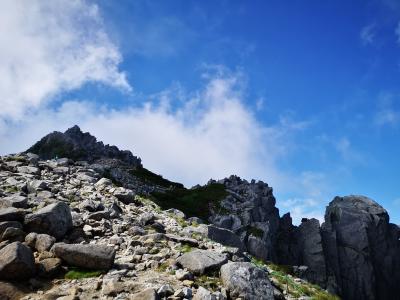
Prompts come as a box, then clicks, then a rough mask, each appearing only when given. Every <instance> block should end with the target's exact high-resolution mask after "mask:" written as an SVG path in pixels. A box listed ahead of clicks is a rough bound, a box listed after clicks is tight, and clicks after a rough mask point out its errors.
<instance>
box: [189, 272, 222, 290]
mask: <svg viewBox="0 0 400 300" xmlns="http://www.w3.org/2000/svg"><path fill="white" fill-rule="evenodd" d="M194 282H195V284H196V285H197V286H198V287H199V286H202V287H204V288H206V289H208V290H212V291H216V290H218V289H219V287H221V286H222V283H221V280H220V279H219V274H218V272H214V273H211V274H208V275H202V276H199V277H196V278H195V280H194Z"/></svg>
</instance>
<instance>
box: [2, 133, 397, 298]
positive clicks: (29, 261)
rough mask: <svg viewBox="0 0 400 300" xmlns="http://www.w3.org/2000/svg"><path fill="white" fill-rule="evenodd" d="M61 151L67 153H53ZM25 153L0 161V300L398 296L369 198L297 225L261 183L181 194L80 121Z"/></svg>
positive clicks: (393, 240) (390, 232)
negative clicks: (79, 124)
mask: <svg viewBox="0 0 400 300" xmlns="http://www.w3.org/2000/svg"><path fill="white" fill-rule="evenodd" d="M54 137H55V138H54ZM54 139H56V140H57V143H55V144H54V143H53V142H52V141H53V140H54ZM60 144H61V145H64V146H65V145H68V146H66V149H73V151H72V152H71V153H73V155H69V153H70V152H66V153H64V154H65V155H66V156H67V158H58V157H61V154H59V155H60V156H59V155H58V154H57V153H62V152H58V151H60V148H57V147H55V146H54V145H56V146H58V145H60ZM44 145H45V146H44ZM49 145H50V146H49ZM61 148H63V147H61ZM110 149H111V150H110ZM31 150H34V151H36V152H37V153H38V154H39V155H40V156H39V155H36V154H33V153H31V152H25V153H21V154H17V155H8V156H4V157H1V158H0V280H3V281H2V282H0V295H1V296H2V297H3V298H4V299H14V298H15V299H20V298H21V299H93V298H101V299H299V298H301V299H336V298H335V297H334V296H332V295H330V294H329V293H328V292H326V291H324V290H323V288H327V289H328V290H329V291H330V292H331V293H334V294H338V295H340V296H341V297H342V298H343V299H397V297H398V295H399V287H397V285H398V284H396V283H397V282H400V281H399V269H400V268H399V267H400V263H399V257H400V256H399V254H400V246H399V237H400V234H399V227H398V226H396V225H394V224H390V223H389V217H388V215H387V212H386V211H385V210H384V209H383V208H382V207H381V206H379V205H378V204H377V203H376V202H374V201H372V200H370V199H368V198H365V197H361V196H349V197H343V198H340V197H337V198H335V199H334V200H333V201H332V202H331V203H330V204H329V206H328V207H327V211H326V215H325V222H324V223H323V224H322V226H320V224H319V221H318V220H316V219H303V221H302V224H301V225H300V226H294V225H292V222H291V218H290V215H289V214H286V215H284V216H282V217H280V216H279V210H278V209H277V208H276V207H275V198H274V196H273V193H272V188H271V187H269V186H268V185H267V184H266V183H263V182H256V181H251V182H247V181H246V180H243V179H240V178H239V177H237V176H231V177H229V178H225V179H223V180H219V181H213V180H211V181H210V182H209V183H208V184H207V185H206V186H203V187H201V186H196V187H193V188H192V189H185V188H184V187H183V186H182V185H180V184H177V183H173V182H170V181H168V180H165V179H163V178H162V177H161V176H158V175H156V174H154V173H151V172H150V171H148V170H146V169H144V168H143V166H142V164H141V161H140V159H139V158H137V157H134V156H133V155H132V153H130V152H129V151H120V150H119V149H118V148H116V147H113V146H108V145H107V146H104V145H103V144H102V143H101V142H97V141H96V139H95V138H94V137H92V136H91V135H90V134H88V133H82V132H81V131H80V129H79V127H77V126H75V127H73V128H71V129H69V130H67V131H66V132H65V133H52V134H50V135H48V136H47V137H45V138H43V139H42V140H41V141H40V142H38V143H37V144H36V145H35V146H33V147H32V148H31V149H29V151H31ZM89 150H90V151H89ZM56 152H57V153H56ZM78 154H79V155H78ZM49 158H50V159H49ZM82 159H85V160H84V161H82ZM121 174H122V175H121ZM176 208H180V209H181V210H182V211H181V210H178V209H176ZM199 217H201V218H199ZM204 223H207V224H204ZM4 280H5V281H4ZM21 280H23V281H25V283H23V284H19V282H20V281H21ZM312 283H315V284H318V285H319V286H317V285H313V284H312ZM366 287H368V288H366ZM3 298H1V297H0V299H3Z"/></svg>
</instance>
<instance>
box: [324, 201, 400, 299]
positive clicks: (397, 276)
mask: <svg viewBox="0 0 400 300" xmlns="http://www.w3.org/2000/svg"><path fill="white" fill-rule="evenodd" d="M399 237H400V232H399V227H398V226H397V225H394V224H390V223H389V216H388V214H387V212H386V210H385V209H384V208H382V207H381V206H380V205H379V204H378V203H376V202H375V201H373V200H371V199H369V198H367V197H363V196H347V197H336V198H335V199H334V200H333V201H332V202H330V203H329V206H328V207H327V210H326V213H325V223H324V224H323V225H322V240H323V245H324V249H325V257H326V262H327V269H328V288H329V289H331V290H336V291H337V292H338V293H340V295H341V296H342V298H343V299H365V300H368V299H371V300H372V299H399V295H400V284H399V283H400V255H399V254H400V242H399Z"/></svg>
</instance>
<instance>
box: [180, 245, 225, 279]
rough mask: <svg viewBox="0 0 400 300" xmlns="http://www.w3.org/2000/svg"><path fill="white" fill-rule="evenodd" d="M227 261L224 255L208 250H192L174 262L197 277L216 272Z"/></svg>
mask: <svg viewBox="0 0 400 300" xmlns="http://www.w3.org/2000/svg"><path fill="white" fill-rule="evenodd" d="M227 261H228V258H227V256H226V254H221V253H217V252H214V251H209V250H194V251H191V252H188V253H185V254H184V255H182V256H180V257H178V259H177V260H176V262H177V263H178V265H181V266H182V267H183V268H186V269H188V270H189V271H190V272H192V273H194V274H197V275H202V274H204V273H207V272H209V271H215V270H218V269H219V267H221V266H222V265H223V264H225V263H226V262H227Z"/></svg>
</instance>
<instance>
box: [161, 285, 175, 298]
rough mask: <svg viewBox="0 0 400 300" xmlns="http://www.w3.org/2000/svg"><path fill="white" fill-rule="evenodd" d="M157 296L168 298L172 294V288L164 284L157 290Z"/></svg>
mask: <svg viewBox="0 0 400 300" xmlns="http://www.w3.org/2000/svg"><path fill="white" fill-rule="evenodd" d="M157 294H158V295H159V296H160V297H168V296H170V295H173V294H174V288H173V287H172V286H171V285H169V284H164V285H163V286H161V287H160V288H159V289H158V291H157Z"/></svg>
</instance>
